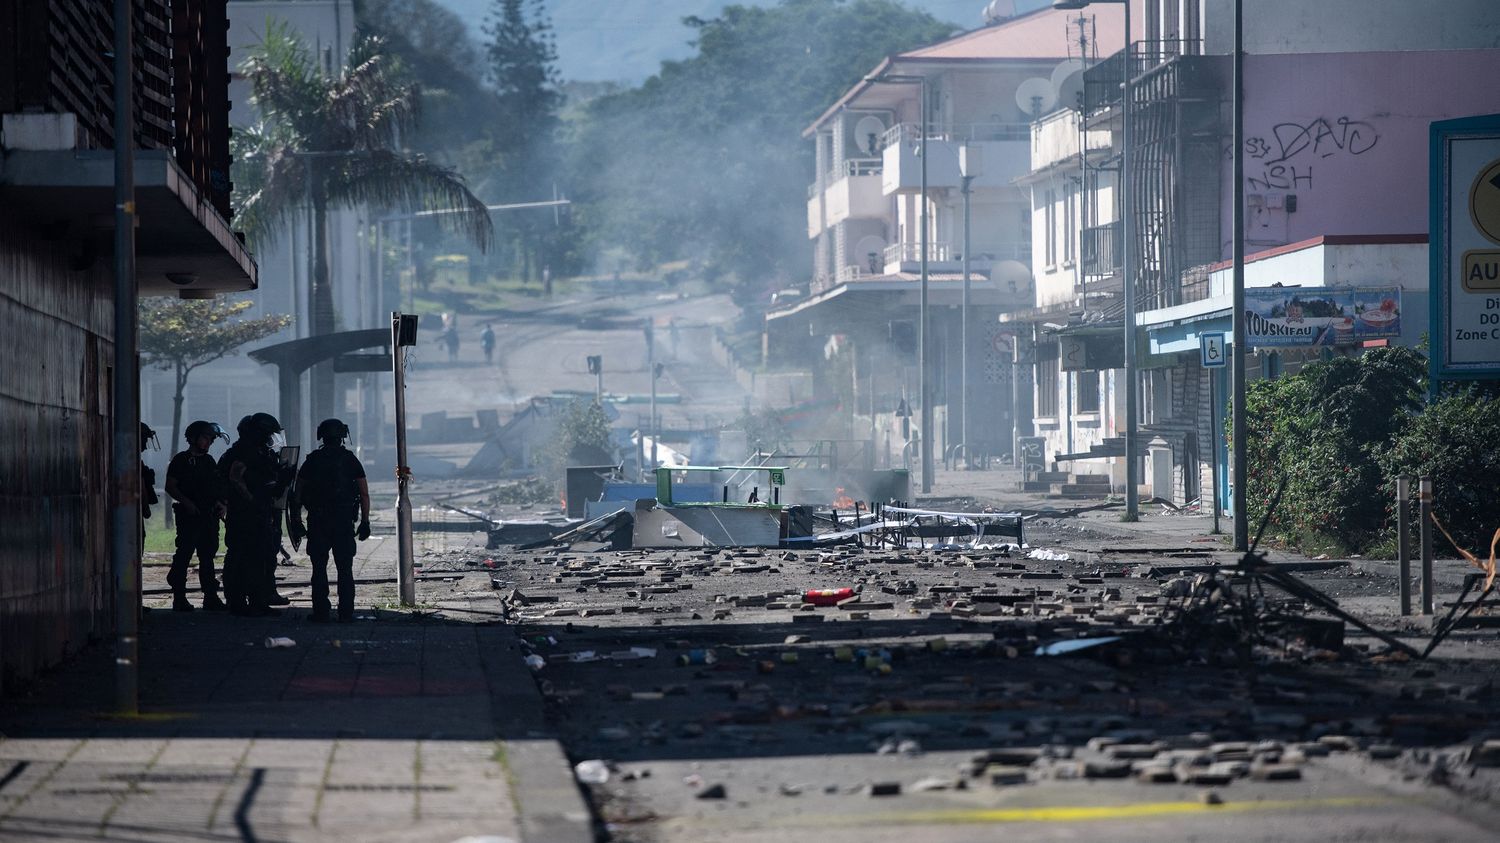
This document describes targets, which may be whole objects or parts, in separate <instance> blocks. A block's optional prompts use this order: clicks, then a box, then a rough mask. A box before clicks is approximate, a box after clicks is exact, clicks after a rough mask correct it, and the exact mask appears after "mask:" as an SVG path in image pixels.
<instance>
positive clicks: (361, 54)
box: [235, 22, 493, 413]
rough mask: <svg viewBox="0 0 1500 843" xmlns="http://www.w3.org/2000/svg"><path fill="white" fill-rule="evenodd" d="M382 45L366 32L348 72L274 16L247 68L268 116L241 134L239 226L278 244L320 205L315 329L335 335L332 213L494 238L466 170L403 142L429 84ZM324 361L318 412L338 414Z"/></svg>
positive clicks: (482, 243)
mask: <svg viewBox="0 0 1500 843" xmlns="http://www.w3.org/2000/svg"><path fill="white" fill-rule="evenodd" d="M381 48H382V44H381V41H380V40H379V39H377V38H370V37H366V38H362V39H360V40H359V41H358V42H357V43H356V44H355V45H354V47H353V48H352V49H351V51H350V54H349V61H348V64H347V66H346V67H345V68H344V69H343V70H341V71H339V72H337V73H332V72H325V71H323V70H322V69H320V68H319V66H318V62H317V60H316V59H315V57H314V56H313V54H312V53H311V52H310V51H309V50H308V49H307V47H306V46H305V45H303V43H302V42H301V40H300V39H298V38H297V36H296V35H295V34H294V33H292V32H291V31H290V29H289V28H288V27H287V26H286V25H285V24H278V23H276V22H268V23H267V27H266V34H265V37H264V38H263V39H262V41H261V43H260V44H258V45H257V46H256V47H255V48H254V50H253V51H252V52H251V54H250V57H249V58H248V59H247V60H246V61H245V63H244V65H243V66H242V67H241V70H242V72H244V74H245V75H246V76H247V77H248V78H249V80H250V84H251V90H252V94H251V100H252V102H253V103H254V104H255V107H256V108H257V110H258V111H259V114H260V118H261V121H262V122H261V124H260V125H259V126H256V127H253V128H251V129H246V130H240V131H238V132H236V137H235V145H236V155H235V161H236V164H237V165H238V167H237V169H236V172H235V182H236V183H235V192H236V193H237V194H238V196H239V199H240V201H239V202H238V203H237V206H238V213H237V215H236V222H237V223H239V224H240V225H242V226H243V227H244V229H245V231H246V232H247V234H248V235H249V236H250V237H251V238H252V240H253V241H255V242H259V243H268V242H270V241H272V240H274V238H275V237H276V236H277V234H278V233H280V231H281V230H282V229H283V227H284V226H283V224H284V223H285V222H286V221H287V219H288V218H289V217H290V216H291V215H292V214H294V213H295V212H296V211H297V210H298V209H299V208H302V207H304V206H309V205H310V206H311V208H312V216H313V219H312V222H313V273H312V330H311V333H312V334H313V335H315V336H316V335H321V334H328V333H332V332H333V330H334V324H335V318H334V306H333V290H332V288H331V286H330V281H329V271H328V258H329V255H328V211H329V209H330V208H341V207H342V208H347V207H353V206H357V205H369V206H372V207H375V208H389V207H395V208H401V209H405V210H415V209H427V210H439V211H442V212H443V213H439V214H436V215H435V217H436V220H437V221H438V223H439V224H440V225H443V226H444V227H446V228H448V229H449V230H451V231H454V232H456V233H459V234H464V235H467V236H468V237H469V238H471V239H472V240H473V241H474V243H475V245H476V246H478V247H479V248H480V249H481V250H483V251H487V250H488V249H489V246H490V241H491V239H492V237H493V231H492V228H491V224H490V217H489V212H488V211H487V210H486V209H485V206H484V203H483V202H482V201H480V199H479V198H478V197H476V196H475V195H474V194H473V193H472V192H470V190H469V188H468V187H467V186H466V185H465V184H464V180H463V178H462V176H460V175H459V174H458V173H457V172H455V171H454V170H452V169H450V168H448V167H445V166H443V165H441V164H438V163H435V162H433V161H429V160H428V159H427V158H426V157H424V156H422V155H419V154H414V153H410V152H407V151H405V150H403V149H402V148H401V145H400V144H401V138H402V135H403V134H404V133H409V132H410V131H411V130H412V129H413V128H414V127H415V126H416V123H417V120H418V117H419V98H418V91H417V89H416V87H415V86H412V85H408V84H406V83H404V82H403V81H402V80H401V79H400V77H399V69H398V68H397V67H396V66H395V60H394V59H393V58H392V57H391V56H390V55H389V54H386V53H383V52H382V49H381ZM322 368H323V371H324V373H323V375H322V377H319V376H318V373H317V371H316V370H315V372H314V383H313V396H314V397H313V403H314V407H315V408H318V410H317V412H318V413H323V412H325V410H326V411H331V409H332V397H333V389H332V380H331V378H329V376H328V372H327V369H326V367H322ZM319 381H322V384H321V386H320V383H319Z"/></svg>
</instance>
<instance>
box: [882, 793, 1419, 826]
mask: <svg viewBox="0 0 1500 843" xmlns="http://www.w3.org/2000/svg"><path fill="white" fill-rule="evenodd" d="M1407 801H1411V800H1405V799H1392V798H1376V797H1368V796H1348V797H1338V798H1330V799H1265V800H1258V801H1248V802H1226V803H1224V804H1222V805H1205V804H1204V803H1202V802H1139V803H1135V804H1131V805H1057V806H1049V807H1042V808H976V809H972V810H954V811H915V812H912V813H906V814H884V815H881V816H880V817H879V819H880V820H883V821H890V822H896V823H1036V822H1091V821H1098V820H1129V819H1146V818H1150V817H1175V816H1183V815H1186V814H1223V813H1249V812H1252V811H1295V810H1305V809H1309V808H1354V807H1369V806H1375V805H1388V804H1396V803H1398V802H1407Z"/></svg>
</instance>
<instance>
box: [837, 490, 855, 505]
mask: <svg viewBox="0 0 1500 843" xmlns="http://www.w3.org/2000/svg"><path fill="white" fill-rule="evenodd" d="M833 508H834V509H853V508H854V498H851V497H849V496H848V495H846V494H844V487H843V486H840V487H838V488H837V489H834V490H833Z"/></svg>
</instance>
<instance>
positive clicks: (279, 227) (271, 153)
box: [235, 146, 309, 246]
mask: <svg viewBox="0 0 1500 843" xmlns="http://www.w3.org/2000/svg"><path fill="white" fill-rule="evenodd" d="M251 156H252V157H251V158H250V159H249V160H247V161H246V166H245V167H244V169H245V170H249V171H254V172H256V173H257V174H258V178H256V179H255V180H254V181H253V182H252V183H251V184H250V185H247V188H246V193H245V195H244V199H243V201H242V202H241V203H240V204H239V208H238V209H237V211H236V213H235V222H236V224H238V225H240V226H241V227H242V228H243V230H244V232H245V235H246V236H247V237H248V238H249V239H250V240H251V242H252V243H254V244H255V245H257V246H270V245H272V244H274V243H275V242H276V238H277V237H278V236H280V235H281V233H282V231H283V230H284V229H285V227H286V226H285V225H283V223H285V222H286V220H287V218H289V217H290V216H291V215H292V214H293V213H295V212H296V211H297V208H298V206H299V205H300V203H301V202H302V201H303V200H304V199H305V198H306V196H307V194H308V190H309V180H308V173H307V164H306V162H305V161H303V160H302V159H301V158H299V157H298V156H297V154H296V153H295V152H294V151H293V150H291V149H290V148H288V147H285V146H273V147H272V148H270V149H264V150H258V151H256V152H254V153H251Z"/></svg>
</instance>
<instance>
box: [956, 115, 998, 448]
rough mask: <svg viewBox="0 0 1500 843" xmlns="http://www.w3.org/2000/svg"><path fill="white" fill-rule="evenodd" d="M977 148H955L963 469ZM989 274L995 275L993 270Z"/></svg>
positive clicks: (960, 433)
mask: <svg viewBox="0 0 1500 843" xmlns="http://www.w3.org/2000/svg"><path fill="white" fill-rule="evenodd" d="M979 149H980V148H979V147H978V146H971V145H969V144H964V145H963V146H962V147H960V148H959V150H958V170H959V174H960V175H959V179H960V182H961V185H962V186H961V187H960V188H959V190H960V191H961V192H962V193H963V196H964V296H963V304H962V305H961V306H960V307H959V320H960V321H962V322H963V325H962V327H961V328H960V329H959V340H958V342H959V355H958V360H959V362H958V368H959V372H958V393H959V394H958V408H959V409H958V413H959V428H958V441H959V445H960V447H962V449H963V454H964V468H968V467H969V288H970V280H969V233H970V232H969V219H970V216H969V211H970V207H969V201H970V197H971V196H972V194H973V193H974V189H973V188H974V179H975V177H977V176H978V175H979V168H980V157H979V154H980V153H979ZM990 274H991V275H993V274H994V270H993V269H992V270H991V271H990Z"/></svg>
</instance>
